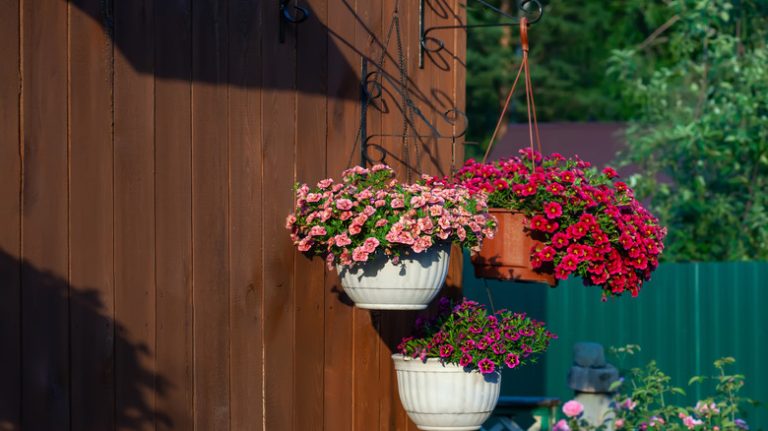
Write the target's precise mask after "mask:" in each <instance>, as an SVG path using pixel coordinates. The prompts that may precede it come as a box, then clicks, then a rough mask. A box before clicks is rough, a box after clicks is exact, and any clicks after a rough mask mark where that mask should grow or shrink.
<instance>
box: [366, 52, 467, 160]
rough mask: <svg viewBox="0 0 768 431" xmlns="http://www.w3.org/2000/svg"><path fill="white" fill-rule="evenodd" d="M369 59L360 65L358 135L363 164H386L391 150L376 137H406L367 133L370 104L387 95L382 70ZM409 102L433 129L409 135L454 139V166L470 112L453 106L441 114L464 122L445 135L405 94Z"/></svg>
mask: <svg viewBox="0 0 768 431" xmlns="http://www.w3.org/2000/svg"><path fill="white" fill-rule="evenodd" d="M369 62H370V61H369V60H368V59H366V58H365V57H363V58H362V61H361V65H360V66H361V67H360V76H361V77H362V79H361V82H360V127H359V130H358V134H359V139H360V156H361V165H362V166H367V165H373V164H377V163H387V161H386V159H387V154H389V152H388V151H387V150H386V149H385V148H384V147H383V146H382V145H380V144H377V143H375V142H373V140H374V139H376V138H402V137H403V135H402V134H396V133H376V134H369V133H368V108H369V107H370V106H371V104H372V102H375V101H376V100H378V99H379V98H381V97H382V95H383V94H384V90H383V88H382V87H383V85H382V83H381V81H382V77H380V75H379V74H380V73H382V72H383V71H381V70H378V69H376V70H374V71H369V69H368V63H369ZM371 63H372V62H371ZM374 66H375V64H374ZM396 91H400V90H399V89H398V90H396ZM406 103H407V104H408V106H409V108H410V109H411V110H412V111H413V112H414V114H415V116H416V118H418V121H421V122H423V123H424V124H425V125H426V126H427V127H428V128H429V130H430V133H428V134H418V133H410V134H408V135H407V136H408V137H409V138H422V139H437V138H447V139H451V142H452V148H451V167H452V168H453V167H454V165H455V152H456V148H455V145H456V141H457V140H458V139H459V138H461V137H463V136H464V135H465V134H466V133H467V127H468V126H469V119H468V118H467V114H466V113H465V112H464V111H462V110H460V109H458V108H452V109H449V110H447V111H445V112H443V113H442V114H441V117H442V119H443V121H445V122H446V123H447V124H450V125H456V124H461V125H462V126H461V129H460V130H459V131H457V132H455V133H453V134H451V135H445V134H442V133H440V131H438V130H437V128H436V127H435V125H434V124H432V123H431V122H430V121H429V119H428V118H427V116H425V115H424V113H423V112H422V111H421V110H420V109H419V108H418V107H417V106H416V104H415V103H414V102H413V100H412V99H411V98H410V97H406ZM403 115H405V114H403ZM405 121H408V119H406V120H405ZM459 122H460V123H459ZM411 126H412V127H411V128H412V129H413V130H415V124H412V125H411ZM374 152H375V153H378V154H377V155H374V154H373V153H374ZM400 162H402V160H400Z"/></svg>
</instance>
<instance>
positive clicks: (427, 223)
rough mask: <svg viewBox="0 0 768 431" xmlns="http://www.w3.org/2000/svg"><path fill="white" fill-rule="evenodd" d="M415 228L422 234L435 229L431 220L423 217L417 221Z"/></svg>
mask: <svg viewBox="0 0 768 431" xmlns="http://www.w3.org/2000/svg"><path fill="white" fill-rule="evenodd" d="M417 226H419V229H421V231H422V232H429V231H431V230H432V229H433V228H434V227H435V224H434V223H432V219H431V218H428V217H424V218H420V219H419V221H418V224H417Z"/></svg>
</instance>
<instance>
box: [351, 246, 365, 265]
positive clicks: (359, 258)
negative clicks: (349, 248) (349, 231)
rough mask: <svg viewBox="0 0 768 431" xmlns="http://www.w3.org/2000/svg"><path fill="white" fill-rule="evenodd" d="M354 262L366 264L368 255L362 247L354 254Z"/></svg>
mask: <svg viewBox="0 0 768 431" xmlns="http://www.w3.org/2000/svg"><path fill="white" fill-rule="evenodd" d="M352 260H354V261H355V262H365V261H367V260H368V253H366V252H365V250H363V248H362V247H357V248H356V249H355V250H354V251H353V252H352Z"/></svg>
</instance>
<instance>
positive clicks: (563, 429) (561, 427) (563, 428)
mask: <svg viewBox="0 0 768 431" xmlns="http://www.w3.org/2000/svg"><path fill="white" fill-rule="evenodd" d="M552 431H571V427H569V426H568V422H566V421H565V419H560V420H559V421H557V423H556V424H555V426H553V427H552Z"/></svg>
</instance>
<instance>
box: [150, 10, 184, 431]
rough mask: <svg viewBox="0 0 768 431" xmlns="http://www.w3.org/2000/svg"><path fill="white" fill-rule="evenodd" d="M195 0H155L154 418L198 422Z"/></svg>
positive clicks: (166, 422) (166, 425)
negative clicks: (194, 283)
mask: <svg viewBox="0 0 768 431" xmlns="http://www.w3.org/2000/svg"><path fill="white" fill-rule="evenodd" d="M191 14H192V1H191V0H172V1H171V0H169V1H161V2H156V3H155V28H156V33H155V40H154V44H155V76H156V79H155V115H154V122H155V143H156V144H155V193H156V196H155V217H156V219H155V226H156V229H157V231H156V235H155V253H156V258H155V259H156V262H157V267H156V280H157V348H156V358H157V359H156V361H157V372H158V376H159V379H161V380H159V381H160V382H167V384H165V383H163V384H162V386H161V385H160V384H158V392H162V396H160V397H158V399H157V410H158V417H157V419H156V426H157V428H158V429H161V430H170V429H184V430H191V429H193V428H194V425H193V422H194V417H193V400H194V383H193V379H192V372H193V365H194V358H193V351H192V346H193V333H192V323H193V321H192V319H193V315H192V313H193V311H192V164H191V163H192V111H191V109H192V101H191V85H192V84H191V82H190V80H191V74H192V58H191V50H190V47H191V43H192V22H191V19H190V17H191Z"/></svg>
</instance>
